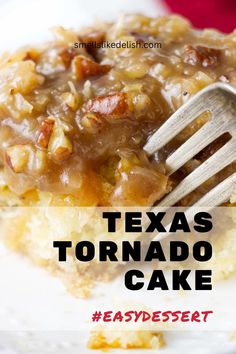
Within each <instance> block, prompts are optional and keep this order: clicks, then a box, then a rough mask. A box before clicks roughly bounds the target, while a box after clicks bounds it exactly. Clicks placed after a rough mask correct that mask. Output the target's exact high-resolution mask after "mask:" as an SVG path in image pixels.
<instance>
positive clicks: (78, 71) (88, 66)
mask: <svg viewBox="0 0 236 354" xmlns="http://www.w3.org/2000/svg"><path fill="white" fill-rule="evenodd" d="M110 69H111V66H110V65H101V64H98V63H96V62H95V61H93V60H91V59H89V58H87V57H85V56H83V55H77V56H76V57H75V58H74V60H73V68H72V70H73V72H74V74H75V77H76V79H77V80H84V79H87V78H88V77H90V76H97V75H103V74H106V73H108V71H109V70H110Z"/></svg>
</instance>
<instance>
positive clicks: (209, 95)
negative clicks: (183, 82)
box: [143, 82, 236, 155]
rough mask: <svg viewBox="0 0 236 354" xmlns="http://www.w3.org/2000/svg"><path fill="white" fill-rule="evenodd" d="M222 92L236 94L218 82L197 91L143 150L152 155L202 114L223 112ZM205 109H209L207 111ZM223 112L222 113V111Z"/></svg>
mask: <svg viewBox="0 0 236 354" xmlns="http://www.w3.org/2000/svg"><path fill="white" fill-rule="evenodd" d="M222 92H228V94H230V95H232V94H233V95H235V94H236V89H235V88H234V87H232V86H231V85H227V84H225V83H224V84H223V83H220V82H217V83H214V84H211V85H210V86H207V87H205V88H204V89H203V90H201V91H199V92H198V93H197V94H196V95H195V96H193V97H192V98H191V99H190V100H189V101H188V102H187V103H185V104H184V105H183V106H182V107H180V108H179V109H178V110H177V111H176V112H175V113H173V114H172V116H171V117H170V118H169V119H168V120H167V121H166V122H165V123H164V124H163V125H162V126H161V127H160V128H159V129H158V130H157V131H156V132H155V133H154V134H153V135H152V136H151V137H150V138H149V140H148V141H147V143H146V145H145V146H144V148H143V149H144V150H145V151H146V153H147V154H148V155H152V154H153V153H155V152H156V151H157V150H159V149H161V148H162V147H163V146H165V145H166V144H167V143H169V142H170V141H171V140H172V139H173V138H174V137H175V136H176V135H178V134H179V133H180V132H181V131H182V130H183V129H184V128H186V126H187V125H189V124H190V123H191V122H192V121H193V120H194V119H196V118H197V117H199V116H200V115H201V114H202V113H204V112H206V111H208V110H210V109H209V108H211V110H212V112H215V113H216V114H217V115H221V114H222V113H224V112H225V109H226V107H225V101H223V102H222ZM206 107H209V108H208V109H207V108H206ZM222 110H223V111H222Z"/></svg>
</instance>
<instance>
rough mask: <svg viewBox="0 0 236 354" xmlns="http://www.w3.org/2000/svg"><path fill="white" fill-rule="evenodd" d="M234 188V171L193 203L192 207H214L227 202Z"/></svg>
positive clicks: (235, 181) (235, 182)
mask: <svg viewBox="0 0 236 354" xmlns="http://www.w3.org/2000/svg"><path fill="white" fill-rule="evenodd" d="M235 189H236V173H234V174H233V175H231V176H229V177H228V178H226V179H225V180H224V181H222V182H221V183H219V184H218V185H217V186H216V187H214V188H213V189H212V190H210V192H208V193H207V194H206V195H204V196H203V197H202V198H201V199H200V200H198V201H197V202H196V203H194V205H193V207H209V208H214V207H216V206H218V205H221V204H223V203H225V202H227V201H228V200H229V199H230V197H231V195H232V194H233V192H234V190H235Z"/></svg>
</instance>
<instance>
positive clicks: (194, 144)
mask: <svg viewBox="0 0 236 354" xmlns="http://www.w3.org/2000/svg"><path fill="white" fill-rule="evenodd" d="M217 123H218V124H217V125H216V124H215V122H214V121H212V120H210V121H209V122H208V123H206V124H205V125H204V126H203V127H202V128H201V129H199V130H198V131H197V132H196V133H195V134H194V135H192V136H191V137H190V138H189V139H188V140H187V141H186V142H185V143H184V144H183V145H181V146H180V147H179V148H178V149H177V150H176V151H175V152H173V154H171V155H170V156H169V157H168V158H167V160H166V167H167V172H168V175H171V174H172V173H174V172H175V171H177V170H178V169H179V168H180V167H182V166H183V165H184V164H185V163H186V162H187V161H189V160H191V159H192V158H193V157H194V156H195V155H196V154H198V153H199V152H200V151H202V150H203V149H204V148H205V147H206V146H208V145H209V144H210V143H212V142H213V141H214V140H216V139H217V138H218V137H220V136H221V135H222V134H223V133H225V132H226V131H227V124H225V127H224V122H222V121H221V120H220V119H219V120H218V122H217Z"/></svg>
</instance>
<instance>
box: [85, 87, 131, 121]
mask: <svg viewBox="0 0 236 354" xmlns="http://www.w3.org/2000/svg"><path fill="white" fill-rule="evenodd" d="M85 108H86V109H87V110H88V111H90V112H93V113H97V114H99V115H104V116H117V117H121V116H124V115H126V114H127V113H128V112H129V105H128V102H127V94H126V93H124V92H117V93H113V94H110V95H108V96H99V97H96V98H94V99H91V100H89V101H88V102H87V104H86V107H85Z"/></svg>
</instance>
